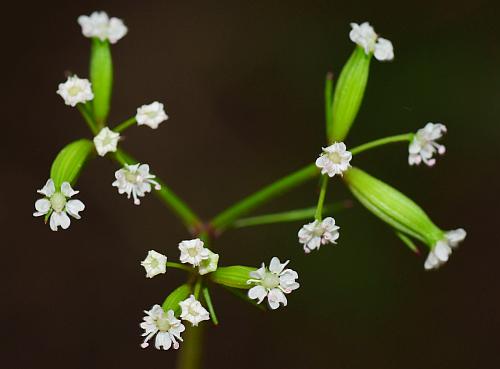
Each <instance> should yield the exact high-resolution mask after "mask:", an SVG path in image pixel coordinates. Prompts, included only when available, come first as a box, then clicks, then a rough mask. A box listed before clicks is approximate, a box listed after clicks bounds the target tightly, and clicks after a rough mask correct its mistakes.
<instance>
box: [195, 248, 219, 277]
mask: <svg viewBox="0 0 500 369" xmlns="http://www.w3.org/2000/svg"><path fill="white" fill-rule="evenodd" d="M207 250H208V249H207ZM218 263H219V254H216V253H214V252H212V251H210V250H208V259H205V260H202V261H201V263H200V265H199V266H198V273H200V275H205V274H208V273H212V272H215V271H216V270H217V264H218Z"/></svg>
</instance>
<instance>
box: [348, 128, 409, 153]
mask: <svg viewBox="0 0 500 369" xmlns="http://www.w3.org/2000/svg"><path fill="white" fill-rule="evenodd" d="M412 139H413V133H405V134H402V135H396V136H389V137H384V138H379V139H378V140H375V141H370V142H367V143H365V144H363V145H359V146H356V147H355V148H353V149H351V150H350V151H351V154H353V155H356V154H359V153H361V152H363V151H367V150H369V149H373V148H374V147H378V146H382V145H386V144H388V143H393V142H404V141H411V140H412Z"/></svg>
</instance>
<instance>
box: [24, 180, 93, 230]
mask: <svg viewBox="0 0 500 369" xmlns="http://www.w3.org/2000/svg"><path fill="white" fill-rule="evenodd" d="M37 192H38V193H39V194H42V195H44V196H45V197H44V198H43V199H39V200H36V202H35V210H36V212H34V213H33V216H35V217H40V216H43V215H46V214H49V213H50V222H49V225H50V229H52V230H53V231H57V229H58V227H59V226H60V227H61V228H62V229H68V227H69V225H70V223H71V220H70V218H69V217H68V214H69V215H71V216H72V217H73V218H75V219H80V218H81V217H80V214H78V213H79V212H80V211H83V210H84V209H85V205H84V204H83V202H81V201H80V200H76V199H72V200H69V201H68V200H67V199H68V198H70V197H72V196H73V195H76V194H77V193H78V192H79V191H75V190H73V189H72V188H71V185H70V184H69V183H68V182H63V184H62V185H61V190H60V191H56V188H55V185H54V181H53V180H52V179H49V180H48V181H47V183H45V186H43V188H42V189H41V190H38V191H37Z"/></svg>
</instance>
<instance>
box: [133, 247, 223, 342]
mask: <svg viewBox="0 0 500 369" xmlns="http://www.w3.org/2000/svg"><path fill="white" fill-rule="evenodd" d="M179 250H180V251H181V257H180V260H181V261H182V262H183V263H189V264H191V265H193V267H198V273H199V274H201V275H203V274H206V273H210V272H213V271H215V270H216V269H217V261H218V260H219V255H217V254H215V253H213V252H212V251H210V250H209V249H207V248H205V247H204V244H203V241H201V240H200V239H198V238H197V239H194V240H187V241H182V242H181V243H179ZM141 265H142V266H143V267H144V269H145V270H146V277H147V278H153V277H154V276H156V275H158V274H164V273H165V272H166V268H167V257H166V256H165V255H162V254H160V253H159V252H156V251H154V250H150V251H149V252H148V255H147V256H146V259H144V260H143V261H142V262H141ZM179 307H180V308H181V313H180V318H181V319H182V320H185V321H188V322H190V323H191V324H192V325H193V326H197V325H198V324H199V323H200V322H202V321H204V320H209V319H210V313H209V312H208V311H207V309H205V308H204V307H203V305H202V304H201V302H199V301H198V300H197V299H196V298H195V296H194V295H191V296H189V297H188V298H187V299H185V300H184V301H181V302H179ZM145 313H146V316H145V317H144V321H143V322H142V323H141V328H142V329H144V333H143V334H142V335H143V336H145V337H146V338H145V340H144V342H143V343H142V345H141V347H143V348H146V347H148V345H149V344H148V341H149V340H150V339H151V338H152V337H153V336H154V335H155V334H156V339H155V347H156V348H157V349H161V348H162V347H163V349H164V350H168V349H169V348H170V347H173V348H174V349H177V348H179V343H178V342H177V340H179V341H182V338H181V336H180V334H181V333H182V332H183V331H184V330H185V327H184V325H183V324H182V323H181V321H180V320H179V319H177V318H175V314H174V311H173V310H168V311H166V312H165V311H164V310H163V308H162V307H161V306H159V305H154V306H153V307H152V308H151V310H149V311H145Z"/></svg>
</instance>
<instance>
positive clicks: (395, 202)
mask: <svg viewBox="0 0 500 369" xmlns="http://www.w3.org/2000/svg"><path fill="white" fill-rule="evenodd" d="M344 180H345V181H346V183H347V184H348V186H349V188H350V189H351V191H352V193H353V194H354V196H356V198H357V199H358V200H359V201H360V202H361V203H362V204H363V205H364V206H365V207H366V208H367V209H368V210H370V211H371V212H372V213H373V214H375V215H376V216H377V217H379V218H380V219H382V220H383V221H384V222H386V223H388V224H389V225H391V226H392V227H394V228H395V229H396V230H398V231H399V232H401V233H403V234H406V235H408V236H411V237H414V238H416V239H418V240H420V241H422V242H424V243H426V244H428V245H429V246H432V245H434V244H435V243H436V242H437V241H439V240H440V239H442V238H443V236H444V235H443V231H441V230H440V229H439V228H438V227H437V226H436V225H435V224H434V223H433V222H432V220H431V219H430V218H429V217H428V216H427V214H426V213H425V212H424V211H423V210H422V208H421V207H420V206H418V205H417V204H416V203H415V202H414V201H413V200H411V199H410V198H409V197H407V196H405V195H404V194H402V193H401V192H399V191H398V190H396V189H395V188H393V187H391V186H389V185H388V184H386V183H384V182H382V181H380V180H378V179H377V178H375V177H372V176H371V175H369V174H368V173H366V172H364V171H362V170H361V169H358V168H351V169H349V170H348V171H347V172H345V173H344Z"/></svg>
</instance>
